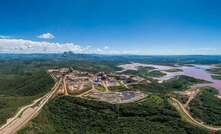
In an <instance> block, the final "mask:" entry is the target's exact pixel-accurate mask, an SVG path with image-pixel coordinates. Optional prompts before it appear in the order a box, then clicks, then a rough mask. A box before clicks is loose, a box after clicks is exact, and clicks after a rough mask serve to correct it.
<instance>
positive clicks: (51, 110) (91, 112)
mask: <svg viewBox="0 0 221 134" xmlns="http://www.w3.org/2000/svg"><path fill="white" fill-rule="evenodd" d="M30 133H34V134H38V133H41V134H73V133H85V134H108V133H114V134H118V133H121V134H171V133H176V134H207V133H208V132H207V131H206V130H202V129H199V128H196V127H194V126H192V125H191V124H189V123H186V122H184V121H182V120H181V118H180V116H179V114H178V113H177V112H176V110H175V109H174V108H173V107H172V106H171V105H170V104H169V103H168V102H167V99H166V98H163V97H160V96H156V95H150V96H148V97H147V98H146V99H145V100H144V101H143V102H142V103H130V104H124V105H112V104H108V103H104V102H96V101H92V100H90V101H89V100H84V99H80V98H74V97H59V98H56V99H54V100H53V101H52V102H51V103H49V104H48V105H47V106H46V107H44V109H43V111H42V112H41V113H40V115H39V116H38V117H37V118H35V119H34V120H33V121H31V122H30V123H29V124H28V125H27V127H26V128H24V129H23V130H21V131H20V132H19V133H18V134H30Z"/></svg>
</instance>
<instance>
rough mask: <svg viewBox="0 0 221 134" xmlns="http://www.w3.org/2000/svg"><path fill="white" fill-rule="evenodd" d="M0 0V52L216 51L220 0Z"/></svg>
mask: <svg viewBox="0 0 221 134" xmlns="http://www.w3.org/2000/svg"><path fill="white" fill-rule="evenodd" d="M0 2H1V4H0V18H1V19H0V52H14V53H38V52H63V51H68V50H70V51H73V52H79V53H102V54H145V55H153V54H157V55H165V54H166V55H168V54H169V55H170V54H171V55H173V54H175V55H176V54H181V55H183V54H185V55H186V54H221V1H220V0H62V1H61V0H5V1H3V0H1V1H0Z"/></svg>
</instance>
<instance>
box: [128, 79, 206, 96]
mask: <svg viewBox="0 0 221 134" xmlns="http://www.w3.org/2000/svg"><path fill="white" fill-rule="evenodd" d="M204 82H205V81H203V80H199V79H195V78H192V77H188V76H184V75H181V76H176V77H175V78H172V79H170V80H167V81H165V82H163V83H162V84H159V83H158V82H157V81H152V83H151V84H137V85H132V86H130V89H136V90H141V91H144V92H153V93H161V94H163V93H164V94H165V93H169V92H171V91H184V90H187V89H188V88H190V86H192V85H193V84H197V83H204Z"/></svg>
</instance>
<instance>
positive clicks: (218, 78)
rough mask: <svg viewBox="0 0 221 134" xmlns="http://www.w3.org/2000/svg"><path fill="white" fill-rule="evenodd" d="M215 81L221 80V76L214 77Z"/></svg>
mask: <svg viewBox="0 0 221 134" xmlns="http://www.w3.org/2000/svg"><path fill="white" fill-rule="evenodd" d="M212 78H213V79H216V80H221V75H212Z"/></svg>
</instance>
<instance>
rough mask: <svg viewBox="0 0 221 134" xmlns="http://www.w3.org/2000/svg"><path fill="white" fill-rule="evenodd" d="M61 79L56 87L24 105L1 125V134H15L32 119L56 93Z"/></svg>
mask: <svg viewBox="0 0 221 134" xmlns="http://www.w3.org/2000/svg"><path fill="white" fill-rule="evenodd" d="M60 83H61V80H59V81H58V82H56V83H55V85H54V87H53V88H52V89H51V91H50V92H49V93H47V94H46V95H44V96H43V97H41V98H39V99H37V100H35V101H34V102H33V103H32V104H30V105H27V106H24V107H22V108H21V109H20V110H19V111H18V113H17V114H16V115H15V116H14V117H12V118H10V119H9V120H8V121H7V123H6V124H4V125H3V126H1V128H0V134H15V133H16V132H17V131H18V130H20V129H21V128H23V127H24V126H25V125H26V124H27V123H28V122H29V121H30V120H32V119H33V118H34V117H36V116H37V115H38V113H39V111H40V110H41V109H42V107H43V106H44V105H45V104H46V103H47V102H48V101H49V100H50V98H52V96H53V95H54V94H55V93H56V91H57V89H58V87H59V85H60Z"/></svg>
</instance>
